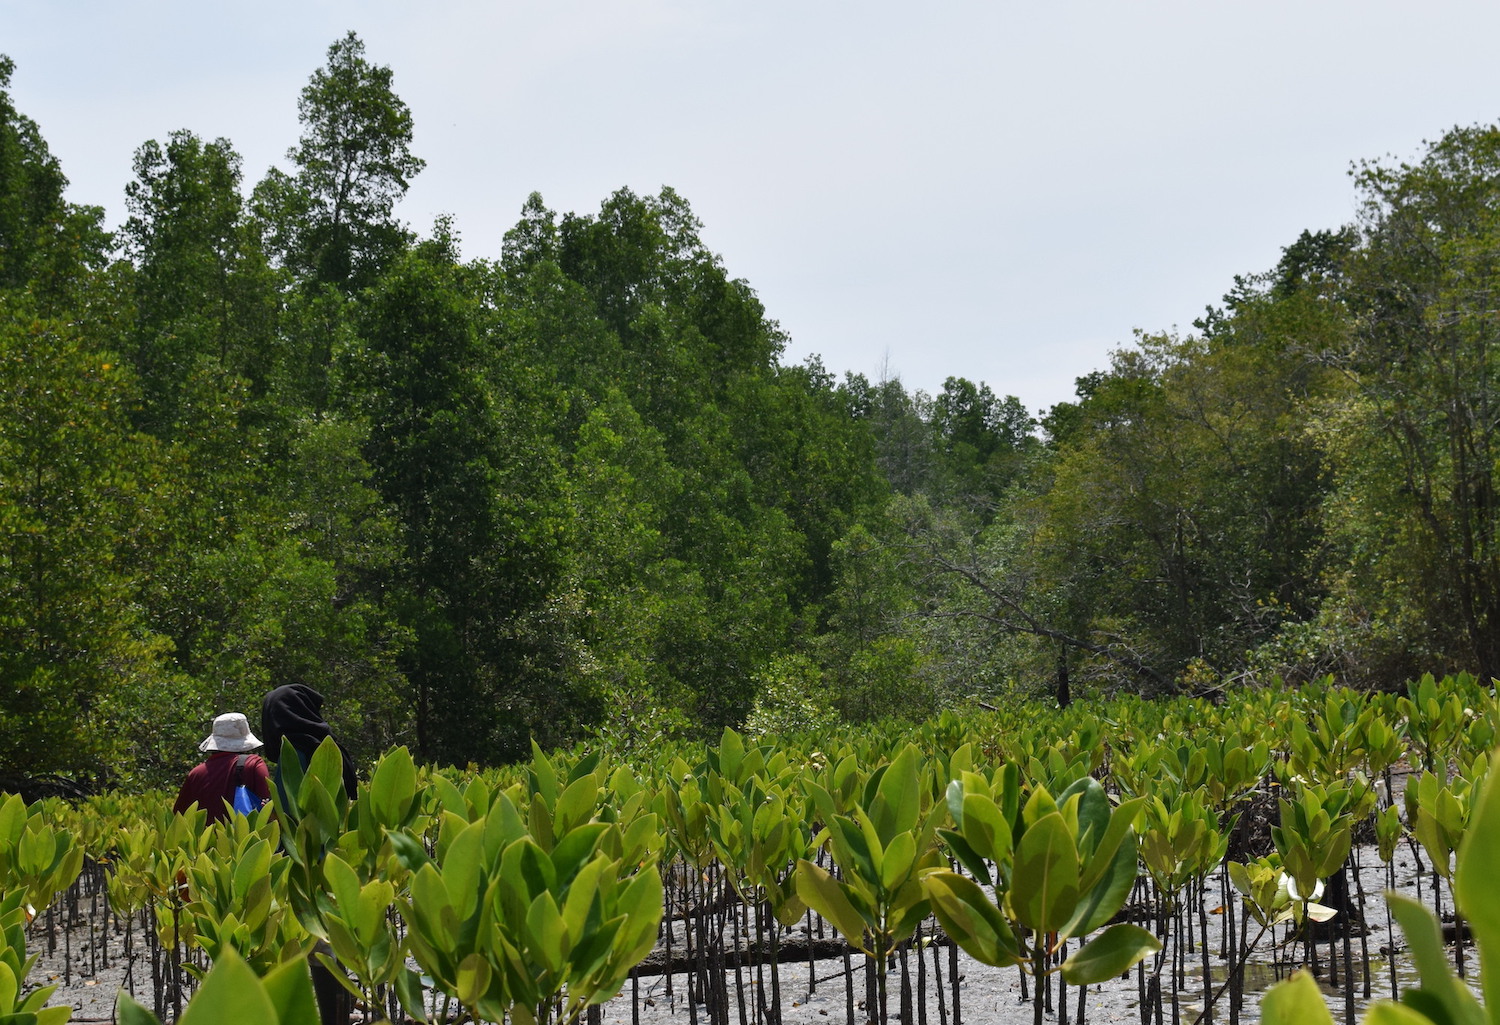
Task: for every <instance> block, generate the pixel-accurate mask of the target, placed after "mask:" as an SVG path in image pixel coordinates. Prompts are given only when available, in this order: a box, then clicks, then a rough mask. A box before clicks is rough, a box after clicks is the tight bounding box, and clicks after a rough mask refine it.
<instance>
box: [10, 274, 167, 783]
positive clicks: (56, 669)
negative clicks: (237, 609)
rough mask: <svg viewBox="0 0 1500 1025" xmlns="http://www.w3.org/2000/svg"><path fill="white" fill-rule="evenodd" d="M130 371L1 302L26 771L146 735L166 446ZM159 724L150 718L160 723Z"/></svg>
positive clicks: (14, 656) (93, 762) (13, 759)
mask: <svg viewBox="0 0 1500 1025" xmlns="http://www.w3.org/2000/svg"><path fill="white" fill-rule="evenodd" d="M129 394H130V384H129V375H128V372H127V371H125V370H124V369H123V368H121V367H120V365H119V363H118V361H117V360H115V359H113V358H112V357H110V356H108V355H106V354H103V353H100V352H97V351H95V350H93V349H92V348H90V347H89V346H88V345H86V344H85V343H84V342H83V340H82V339H81V338H80V337H79V336H78V335H77V333H76V332H75V331H74V330H73V329H72V328H71V327H70V326H69V325H66V324H64V323H61V322H58V321H54V320H48V319H44V318H38V317H36V316H35V314H34V312H33V310H32V309H31V308H30V303H29V302H26V301H15V300H6V301H4V302H0V396H3V401H0V730H3V731H4V734H5V736H6V738H7V743H6V748H5V752H4V756H3V762H4V765H5V767H6V768H7V769H9V770H12V771H19V772H23V773H34V772H55V771H60V770H61V771H80V770H81V771H84V772H90V773H103V772H106V771H108V768H107V767H108V766H109V765H110V763H111V762H112V760H114V759H117V758H120V757H121V756H123V755H124V754H125V753H126V750H127V746H128V744H129V743H130V742H131V741H134V740H137V739H139V737H140V734H141V733H142V732H144V729H145V728H143V727H142V726H141V720H142V719H143V718H145V717H146V712H145V711H144V707H143V705H142V704H141V702H140V700H139V697H140V693H141V691H142V690H143V689H144V688H147V687H149V686H150V684H151V681H152V680H153V679H154V678H155V677H157V676H158V675H159V673H160V672H161V671H162V669H163V661H164V659H163V656H164V654H165V648H166V642H165V640H164V639H163V638H162V637H160V636H158V635H155V634H153V633H152V631H150V630H149V629H148V628H147V627H146V624H145V623H144V622H143V621H142V618H141V616H140V613H139V602H138V600H137V590H136V588H137V583H138V582H137V581H136V580H135V579H134V577H133V576H132V574H131V572H130V567H131V560H130V558H129V557H128V553H129V549H130V547H131V546H132V545H133V544H134V543H136V539H137V538H138V537H139V535H140V533H141V532H142V531H143V530H144V529H145V528H146V526H147V525H148V524H149V523H150V522H151V521H152V514H151V511H150V509H149V505H150V501H151V499H150V495H149V490H148V489H147V488H146V487H145V486H144V482H145V481H149V480H150V466H151V464H152V463H153V462H154V461H155V456H154V449H153V447H152V446H151V445H150V444H149V442H147V441H146V440H144V439H141V438H139V437H138V436H136V435H134V434H132V432H131V430H130V427H129V424H128V423H126V422H125V418H124V415H123V413H124V410H125V409H126V408H127V406H128V404H129ZM146 728H149V727H146Z"/></svg>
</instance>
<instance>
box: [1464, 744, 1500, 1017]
mask: <svg viewBox="0 0 1500 1025" xmlns="http://www.w3.org/2000/svg"><path fill="white" fill-rule="evenodd" d="M1496 866H1500V768H1495V769H1491V770H1490V771H1489V772H1488V773H1486V774H1485V780H1484V789H1483V790H1482V791H1481V792H1480V794H1479V797H1478V799H1477V800H1476V801H1475V803H1474V808H1473V810H1472V812H1471V813H1470V817H1469V828H1468V830H1467V831H1466V833H1465V835H1464V838H1463V842H1462V843H1461V844H1460V845H1459V849H1458V869H1457V872H1456V877H1455V879H1454V884H1453V885H1454V890H1455V892H1456V894H1457V897H1458V906H1459V908H1460V909H1461V910H1462V911H1463V914H1464V917H1465V918H1466V919H1468V922H1469V927H1470V928H1471V929H1472V930H1473V932H1474V939H1475V943H1476V945H1477V946H1478V948H1479V964H1480V973H1481V977H1482V980H1483V983H1484V993H1485V999H1486V1000H1487V1001H1488V1002H1489V1003H1490V1017H1491V1018H1492V1019H1494V1020H1495V1021H1496V1022H1500V886H1496V885H1495V870H1496Z"/></svg>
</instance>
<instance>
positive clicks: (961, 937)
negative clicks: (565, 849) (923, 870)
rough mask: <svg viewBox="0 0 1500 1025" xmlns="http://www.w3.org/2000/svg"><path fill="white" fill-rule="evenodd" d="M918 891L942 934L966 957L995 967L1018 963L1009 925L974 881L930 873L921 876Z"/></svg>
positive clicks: (1018, 958)
mask: <svg viewBox="0 0 1500 1025" xmlns="http://www.w3.org/2000/svg"><path fill="white" fill-rule="evenodd" d="M922 888H923V889H924V890H925V891H926V893H927V898H928V901H929V902H930V903H931V906H932V912H933V914H934V915H936V916H937V919H938V922H939V924H941V925H942V927H943V931H944V932H946V933H947V934H948V935H949V936H950V937H952V938H953V941H954V942H955V943H957V944H958V945H959V946H960V947H962V948H963V949H964V951H965V952H966V953H968V954H969V956H970V957H973V958H974V959H975V960H977V961H979V962H981V963H982V964H988V965H995V966H997V967H1003V966H1005V965H1013V964H1017V963H1018V962H1019V961H1020V960H1021V953H1020V944H1019V943H1018V942H1017V941H1016V936H1015V932H1014V931H1013V930H1012V929H1011V927H1010V923H1009V922H1008V921H1007V920H1006V918H1005V915H1004V914H1002V913H1001V911H1000V909H999V908H997V907H996V906H995V905H994V904H993V903H992V902H991V901H990V899H989V896H988V895H987V894H986V893H985V892H984V890H983V889H982V888H981V887H980V886H979V884H977V883H976V882H974V880H972V879H969V878H968V877H967V876H961V875H959V874H958V873H956V872H947V871H939V872H932V873H929V874H928V875H926V876H924V877H923V879H922Z"/></svg>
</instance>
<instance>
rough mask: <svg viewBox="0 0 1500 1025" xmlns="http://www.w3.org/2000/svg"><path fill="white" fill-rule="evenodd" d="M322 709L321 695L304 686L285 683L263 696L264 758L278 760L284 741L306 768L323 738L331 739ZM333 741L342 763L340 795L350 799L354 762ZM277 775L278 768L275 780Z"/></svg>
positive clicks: (353, 791)
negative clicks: (342, 775)
mask: <svg viewBox="0 0 1500 1025" xmlns="http://www.w3.org/2000/svg"><path fill="white" fill-rule="evenodd" d="M322 708H323V695H321V694H319V693H318V692H317V691H315V690H313V689H312V688H311V687H309V686H308V685H307V684H305V683H289V684H287V685H285V686H283V687H277V688H276V689H275V690H273V691H271V693H269V694H267V695H266V697H265V700H264V701H262V702H261V705H260V736H261V740H262V741H264V742H265V745H266V746H265V756H266V757H267V758H270V759H271V760H273V761H275V760H277V759H279V758H280V756H281V749H282V741H283V740H285V741H286V742H288V743H290V744H291V745H292V747H293V748H294V749H295V750H296V752H297V755H298V760H299V761H301V763H302V767H303V768H304V769H305V768H307V763H308V762H309V761H310V760H311V759H312V756H313V752H314V751H316V750H317V749H318V745H319V744H321V743H322V742H323V738H324V737H332V736H333V731H332V730H330V729H329V728H328V723H326V722H324V721H323V713H322ZM333 742H334V743H335V744H338V749H339V754H340V755H342V756H343V760H344V793H345V794H347V795H348V796H349V799H350V800H353V799H354V795H355V786H356V781H355V778H354V759H352V758H350V757H349V752H348V751H345V750H344V745H343V744H339V742H338V738H337V737H334V740H333ZM280 775H281V773H280V771H279V769H278V771H277V777H278V781H279V779H280Z"/></svg>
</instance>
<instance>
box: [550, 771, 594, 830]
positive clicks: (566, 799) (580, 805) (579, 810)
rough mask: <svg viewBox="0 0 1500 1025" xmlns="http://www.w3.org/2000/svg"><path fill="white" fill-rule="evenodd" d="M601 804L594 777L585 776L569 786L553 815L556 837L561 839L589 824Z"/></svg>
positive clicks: (560, 798)
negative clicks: (574, 829)
mask: <svg viewBox="0 0 1500 1025" xmlns="http://www.w3.org/2000/svg"><path fill="white" fill-rule="evenodd" d="M598 803H599V784H598V782H597V781H596V780H595V779H594V777H593V776H584V777H583V778H582V779H578V780H575V781H574V782H572V783H570V784H568V788H567V789H566V790H564V791H563V794H562V796H561V797H559V798H558V799H557V807H556V809H554V811H553V815H552V829H553V834H554V836H557V837H561V836H563V835H564V834H565V833H567V831H568V830H570V829H573V828H574V827H576V826H579V825H581V824H583V823H584V822H587V821H588V820H589V818H590V817H592V816H593V814H594V806H595V805H596V804H598Z"/></svg>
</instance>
